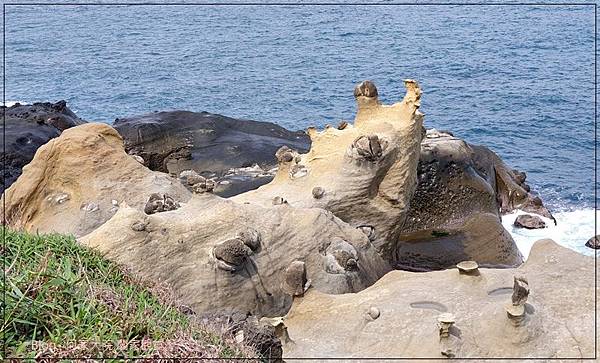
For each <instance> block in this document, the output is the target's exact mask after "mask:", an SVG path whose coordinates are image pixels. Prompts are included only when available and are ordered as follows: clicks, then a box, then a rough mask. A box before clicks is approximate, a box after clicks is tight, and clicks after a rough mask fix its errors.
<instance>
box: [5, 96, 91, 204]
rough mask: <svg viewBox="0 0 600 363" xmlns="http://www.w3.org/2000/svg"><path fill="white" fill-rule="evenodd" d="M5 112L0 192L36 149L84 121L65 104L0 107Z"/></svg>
mask: <svg viewBox="0 0 600 363" xmlns="http://www.w3.org/2000/svg"><path fill="white" fill-rule="evenodd" d="M0 107H2V108H3V112H5V117H6V118H5V121H4V129H3V131H4V138H3V139H1V140H0V143H1V144H2V157H3V160H4V163H2V169H1V170H0V171H1V172H2V175H3V176H4V177H3V178H2V184H0V193H1V192H3V191H4V190H5V189H6V188H8V187H10V186H11V185H12V183H14V182H15V180H17V178H18V177H19V175H21V171H22V168H23V166H25V165H27V164H28V163H29V162H30V161H31V160H32V159H33V156H34V154H35V152H36V150H37V149H38V148H39V147H40V146H42V145H43V144H45V143H46V142H48V141H49V140H50V139H53V138H55V137H57V136H58V135H60V133H61V132H62V131H64V130H66V129H68V128H70V127H73V126H77V125H81V124H83V123H85V122H86V121H84V120H82V119H80V118H79V117H77V115H75V114H74V113H73V112H72V111H71V110H70V109H69V108H68V107H67V103H66V102H65V101H58V102H56V103H50V102H44V103H34V104H33V105H21V104H19V103H16V104H14V105H13V106H11V107H5V106H0Z"/></svg>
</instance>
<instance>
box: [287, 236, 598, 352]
mask: <svg viewBox="0 0 600 363" xmlns="http://www.w3.org/2000/svg"><path fill="white" fill-rule="evenodd" d="M479 271H480V275H479V276H469V275H464V274H459V273H458V272H457V271H456V270H445V271H433V272H427V273H411V272H406V271H392V272H390V273H388V274H387V275H385V276H384V277H383V278H382V279H380V280H379V281H378V282H377V283H375V284H374V285H373V286H371V287H369V288H367V289H365V290H363V291H361V292H359V293H356V294H344V295H327V294H323V293H321V292H319V291H311V290H309V291H308V292H307V293H306V294H305V296H304V297H303V298H298V299H296V300H295V301H294V304H293V306H292V309H291V310H290V312H289V313H288V314H287V315H286V316H285V317H284V319H283V322H284V324H285V326H286V327H287V332H288V335H289V337H290V341H289V342H288V343H285V344H284V347H283V350H284V359H285V358H300V361H302V360H301V358H311V357H312V358H314V357H320V358H326V357H336V358H349V357H371V358H386V357H396V358H401V357H404V358H407V359H408V358H417V357H420V358H429V359H438V358H444V355H443V352H444V351H448V349H450V350H451V352H452V353H453V354H454V355H455V356H456V358H463V357H465V358H466V357H469V358H479V359H481V360H483V359H485V358H492V357H493V358H514V359H517V358H521V357H533V358H538V359H540V361H544V360H545V358H582V357H583V358H593V357H594V329H595V328H594V284H593V281H594V260H593V258H590V257H586V256H583V255H581V254H578V253H576V252H574V251H571V250H569V249H566V248H564V247H561V246H559V245H557V244H556V243H554V242H553V241H551V240H540V241H538V242H536V243H535V245H534V246H533V248H532V250H531V254H530V256H529V259H528V260H527V262H526V263H525V264H523V265H521V266H520V267H519V268H516V269H485V268H480V269H479ZM514 276H527V281H528V285H529V287H531V291H532V292H531V294H529V297H528V299H527V300H526V301H527V302H526V303H524V308H525V315H524V318H523V320H522V321H521V322H520V324H519V325H516V326H515V325H514V324H512V323H511V322H510V321H509V319H507V314H506V312H505V310H504V306H505V305H506V304H512V298H511V297H512V294H513V284H514V282H513V280H514ZM519 283H520V284H521V285H522V283H521V282H519ZM521 285H519V286H521ZM521 301H522V300H518V301H517V303H519V302H521ZM372 307H376V308H377V309H379V311H380V312H381V315H380V316H379V318H378V319H376V320H372V319H368V318H366V313H367V312H368V311H369V310H370V309H371V308H372ZM441 313H451V314H452V315H454V318H455V322H454V324H453V326H452V327H450V328H449V336H450V338H452V339H451V341H450V342H448V344H449V345H446V346H445V345H444V344H443V342H442V341H441V339H440V337H439V332H438V329H439V328H438V324H437V322H438V317H439V315H440V314H441Z"/></svg>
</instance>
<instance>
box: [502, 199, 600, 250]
mask: <svg viewBox="0 0 600 363" xmlns="http://www.w3.org/2000/svg"><path fill="white" fill-rule="evenodd" d="M520 214H532V213H526V212H523V211H520V210H518V211H516V212H515V213H511V214H507V215H505V216H503V217H502V225H503V226H504V228H505V229H506V230H507V231H509V232H510V234H511V235H512V237H513V239H514V240H515V242H516V243H517V247H519V250H520V251H521V253H522V254H523V256H524V257H525V258H527V257H528V256H529V251H531V246H533V243H534V242H535V241H537V240H540V239H542V238H550V239H552V240H554V241H555V242H556V243H558V244H560V245H561V246H564V247H567V248H570V249H572V250H574V251H576V252H579V253H582V254H584V255H587V256H593V255H594V251H593V250H592V249H590V248H588V247H586V246H585V243H586V242H587V240H588V239H590V238H591V237H593V236H594V235H595V231H594V214H595V213H594V209H587V208H586V209H578V210H572V211H562V212H557V213H554V218H556V221H557V224H556V225H554V222H553V221H552V220H550V219H548V218H545V217H542V216H539V217H540V218H542V219H543V220H544V222H545V223H546V228H543V229H525V228H516V227H514V226H513V223H514V221H515V218H516V217H517V216H518V215H520ZM595 218H596V222H597V223H599V222H600V218H599V216H598V215H596V216H595Z"/></svg>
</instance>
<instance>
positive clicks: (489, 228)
mask: <svg viewBox="0 0 600 363" xmlns="http://www.w3.org/2000/svg"><path fill="white" fill-rule="evenodd" d="M417 174H418V180H419V182H418V184H417V188H416V191H415V193H414V195H413V197H412V199H411V202H410V210H409V213H408V217H407V220H406V223H405V224H404V226H403V227H402V231H401V234H400V236H399V242H398V246H399V247H398V254H399V256H398V261H399V264H398V265H397V267H398V268H401V269H408V270H418V271H427V270H436V269H443V268H448V267H450V266H452V265H454V264H456V263H458V262H460V261H462V260H475V261H477V262H480V263H483V264H484V265H496V266H499V265H505V266H516V265H518V264H520V263H521V262H522V257H521V255H520V253H519V251H518V249H517V248H516V245H515V243H514V241H513V239H512V237H511V236H510V234H509V233H508V232H506V231H504V229H503V227H502V225H501V215H502V214H504V213H509V212H512V211H513V210H515V209H517V208H520V209H524V210H531V209H532V208H533V207H532V205H533V204H534V202H535V209H536V211H537V212H539V213H540V214H542V215H545V216H549V217H551V214H550V212H549V211H548V210H547V209H546V208H545V207H544V206H543V203H542V201H541V199H540V198H539V197H535V196H533V195H532V194H531V193H529V192H527V191H526V190H525V189H523V187H522V186H521V185H524V181H525V178H526V176H525V173H521V172H518V171H515V170H512V169H510V168H509V167H508V166H507V165H506V164H505V163H504V162H503V161H502V160H501V159H500V157H498V155H496V154H495V153H494V152H493V151H491V150H489V149H488V148H486V147H484V146H476V145H471V144H469V143H467V142H465V141H464V140H461V139H459V138H457V137H454V136H453V135H452V134H451V133H449V132H445V131H437V130H435V129H429V130H427V132H426V137H425V139H423V141H422V143H421V155H420V160H419V165H418V171H417ZM434 246H435V247H434ZM442 251H444V252H442ZM467 251H469V252H467Z"/></svg>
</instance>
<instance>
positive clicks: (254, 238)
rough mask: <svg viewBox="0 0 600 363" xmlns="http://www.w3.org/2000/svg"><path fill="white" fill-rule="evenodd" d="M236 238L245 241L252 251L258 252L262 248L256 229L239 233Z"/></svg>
mask: <svg viewBox="0 0 600 363" xmlns="http://www.w3.org/2000/svg"><path fill="white" fill-rule="evenodd" d="M236 238H238V239H240V240H241V241H243V242H244V244H245V245H246V246H248V247H250V249H251V250H252V251H257V250H258V249H259V248H260V234H259V233H258V231H257V230H255V229H247V230H245V231H242V232H239V233H238V234H237V236H236Z"/></svg>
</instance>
